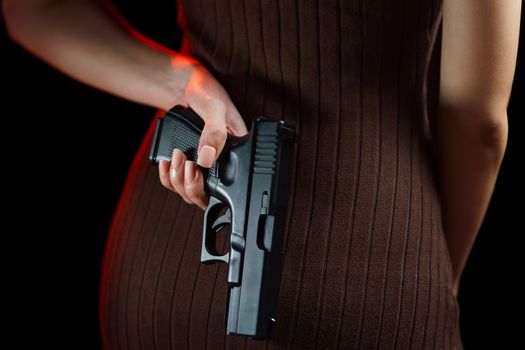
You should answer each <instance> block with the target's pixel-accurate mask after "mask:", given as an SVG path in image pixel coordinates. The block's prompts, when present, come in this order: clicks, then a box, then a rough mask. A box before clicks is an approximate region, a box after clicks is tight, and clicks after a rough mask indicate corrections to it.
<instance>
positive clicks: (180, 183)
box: [159, 57, 248, 209]
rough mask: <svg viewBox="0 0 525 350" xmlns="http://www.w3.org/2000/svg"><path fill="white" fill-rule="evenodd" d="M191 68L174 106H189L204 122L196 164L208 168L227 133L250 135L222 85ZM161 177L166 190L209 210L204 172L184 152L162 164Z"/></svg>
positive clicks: (205, 72)
mask: <svg viewBox="0 0 525 350" xmlns="http://www.w3.org/2000/svg"><path fill="white" fill-rule="evenodd" d="M180 59H181V60H184V59H187V58H185V57H181V58H180ZM174 66H177V64H174ZM191 67H192V68H191V73H190V75H189V79H188V82H187V84H186V87H185V89H184V92H183V93H182V95H181V96H179V97H177V99H176V100H175V101H174V103H173V105H177V104H181V105H186V106H189V107H191V108H192V109H193V110H194V111H195V112H196V113H197V114H198V115H199V116H200V117H201V118H202V119H203V120H204V123H205V125H204V129H203V130H202V135H201V138H200V141H199V148H198V161H197V162H198V164H199V165H200V166H203V167H206V168H209V167H211V165H212V163H213V162H214V161H215V160H217V158H218V157H219V154H220V153H221V152H222V149H223V148H224V144H225V142H226V137H227V133H228V132H230V133H231V134H233V135H236V136H241V135H244V134H246V133H247V132H248V131H247V129H246V125H245V124H244V121H243V120H242V118H241V116H240V114H239V112H238V111H237V108H235V106H234V105H233V102H232V101H231V100H230V97H229V96H228V93H227V92H226V91H225V90H224V88H223V87H222V86H221V84H220V83H219V82H218V81H217V80H216V79H215V78H214V77H213V76H212V75H211V74H210V72H209V71H208V70H207V69H206V68H205V67H204V66H202V65H200V64H193V65H192V66H191ZM159 176H160V181H161V183H162V184H163V185H164V186H165V187H167V188H168V189H170V190H172V191H175V192H176V193H178V194H179V195H180V196H181V197H182V198H183V199H184V201H186V202H187V203H189V204H193V203H194V204H197V205H198V206H199V207H200V208H202V209H206V207H207V206H208V201H209V196H208V195H207V194H206V192H204V180H203V176H202V172H201V171H199V169H198V167H197V166H196V164H194V163H193V162H192V161H189V160H187V159H186V156H185V155H184V153H183V152H182V151H181V150H179V149H175V150H174V151H173V157H172V159H171V162H169V161H163V160H161V161H160V163H159Z"/></svg>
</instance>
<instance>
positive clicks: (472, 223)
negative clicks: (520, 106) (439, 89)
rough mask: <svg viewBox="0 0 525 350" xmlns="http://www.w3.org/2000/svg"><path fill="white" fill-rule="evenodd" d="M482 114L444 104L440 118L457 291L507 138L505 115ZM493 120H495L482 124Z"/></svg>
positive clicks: (440, 145)
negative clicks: (490, 115) (488, 115)
mask: <svg viewBox="0 0 525 350" xmlns="http://www.w3.org/2000/svg"><path fill="white" fill-rule="evenodd" d="M482 114H483V112H468V111H467V110H464V109H463V110H462V109H455V108H447V107H445V106H441V108H440V117H439V118H438V125H437V153H438V173H439V175H438V177H439V183H440V190H441V199H442V208H443V212H442V215H443V217H442V222H443V228H444V233H445V236H446V240H447V245H448V248H449V252H450V258H451V262H452V270H453V278H454V291H455V292H456V293H457V289H458V285H459V280H460V277H461V273H462V271H463V268H464V266H465V263H466V260H467V258H468V255H469V252H470V249H471V247H472V244H473V243H474V240H475V238H476V235H477V233H478V230H479V228H480V226H481V223H482V221H483V217H484V215H485V212H486V210H487V207H488V204H489V201H490V198H491V196H492V192H493V189H494V185H495V182H496V178H497V174H498V171H499V167H500V164H501V161H502V158H503V154H504V152H505V146H506V142H507V132H508V130H507V123H506V115H505V116H503V117H502V116H497V117H487V116H485V115H482ZM490 120H492V121H493V122H492V123H491V122H480V121H490ZM502 121H504V122H502Z"/></svg>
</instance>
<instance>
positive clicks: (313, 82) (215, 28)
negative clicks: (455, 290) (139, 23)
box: [100, 0, 462, 350]
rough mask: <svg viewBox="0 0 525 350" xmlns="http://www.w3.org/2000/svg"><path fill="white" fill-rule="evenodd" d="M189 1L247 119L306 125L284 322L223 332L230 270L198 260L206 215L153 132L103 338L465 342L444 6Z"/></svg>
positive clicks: (403, 345)
mask: <svg viewBox="0 0 525 350" xmlns="http://www.w3.org/2000/svg"><path fill="white" fill-rule="evenodd" d="M179 5H180V6H179V8H180V13H179V23H180V24H181V26H182V27H183V30H184V44H183V51H184V52H186V53H188V54H191V55H193V56H194V57H196V58H197V59H198V60H200V61H201V62H202V63H203V64H205V65H206V66H207V67H208V68H209V69H210V71H211V72H212V73H213V74H214V75H215V76H216V77H217V79H218V80H219V81H220V82H221V83H222V84H223V85H224V86H225V88H226V90H227V91H228V92H229V94H230V96H231V98H232V100H233V102H234V103H235V105H236V106H237V107H238V109H239V111H240V112H241V114H242V115H243V118H245V121H246V124H247V126H248V127H250V125H251V122H252V120H254V119H255V118H256V117H257V116H259V115H265V116H267V117H270V118H276V119H283V120H286V121H288V122H290V123H293V124H295V125H297V126H298V127H299V132H300V139H299V143H298V147H297V158H296V168H295V171H294V176H293V181H292V183H293V184H292V186H291V188H290V195H291V198H292V199H291V206H290V208H289V215H288V218H287V236H286V243H285V247H286V250H285V261H284V273H283V278H282V285H281V290H280V301H279V308H278V314H277V323H276V328H275V334H274V336H273V337H272V338H271V340H266V341H255V340H250V339H246V338H244V337H235V336H226V335H225V330H224V311H225V303H226V290H227V284H226V279H227V274H226V273H227V268H226V265H224V264H221V265H203V264H201V263H200V262H199V257H200V244H201V229H202V223H203V212H202V210H200V209H199V208H197V207H195V206H189V205H187V204H186V203H185V202H183V201H182V200H181V199H180V198H179V197H178V195H176V194H173V193H170V192H169V191H168V190H166V189H164V188H163V187H162V186H161V185H160V182H159V180H158V175H157V169H156V168H155V167H153V166H152V165H150V164H149V163H148V160H147V150H148V148H149V143H150V141H151V134H152V129H150V131H149V133H148V135H147V136H146V138H145V140H144V143H143V145H142V147H141V149H140V150H139V152H138V154H137V156H136V158H135V161H134V163H133V166H132V169H131V171H130V175H129V177H128V180H127V182H126V185H125V191H124V193H123V195H122V198H121V201H120V204H119V207H118V209H117V211H116V214H115V218H114V222H113V225H112V227H111V230H110V236H109V239H108V244H107V248H106V254H105V261H104V271H103V274H102V285H101V298H100V310H101V330H102V335H103V339H104V344H105V347H106V349H112V350H113V349H115V350H117V349H292V348H293V349H462V343H461V339H460V333H459V327H458V316H459V311H458V307H457V302H456V300H455V298H454V296H453V294H452V287H451V285H452V284H451V266H450V259H449V255H448V251H447V246H446V242H445V238H444V235H443V228H442V226H441V207H440V200H439V193H438V190H437V186H436V183H435V177H434V158H433V156H432V152H431V149H432V143H431V138H430V135H431V134H432V129H431V127H432V115H435V109H434V108H427V103H426V101H427V96H426V91H427V81H428V82H429V83H430V84H431V86H428V91H429V92H433V93H435V92H436V91H437V88H436V86H435V84H437V79H430V77H428V79H427V72H429V71H430V72H431V73H432V74H434V75H433V76H432V77H433V78H435V77H436V75H435V74H436V72H437V70H435V69H432V70H431V69H429V63H430V61H431V60H430V58H431V56H432V55H431V54H432V52H433V47H434V46H436V45H435V43H436V42H437V45H438V44H439V40H437V41H436V37H438V36H437V32H438V28H439V23H440V20H441V2H440V1H439V0H361V1H358V0H349V1H343V0H340V1H337V0H323V1H321V0H318V1H303V0H297V1H290V0H281V1H278V0H260V1H259V0H245V1H242V0H192V1H190V0H183V1H180V3H179ZM432 97H435V95H433V96H429V101H430V100H431V98H432ZM434 100H435V99H434ZM429 105H430V103H429ZM225 236H226V235H224V234H223V235H221V239H220V241H219V242H220V243H219V244H221V245H223V246H224V247H226V244H227V241H226V240H225Z"/></svg>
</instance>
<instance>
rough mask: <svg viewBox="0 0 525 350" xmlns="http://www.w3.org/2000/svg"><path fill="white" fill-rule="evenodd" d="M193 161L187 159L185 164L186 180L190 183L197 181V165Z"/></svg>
mask: <svg viewBox="0 0 525 350" xmlns="http://www.w3.org/2000/svg"><path fill="white" fill-rule="evenodd" d="M191 163H192V161H191V160H187V161H186V164H185V165H184V181H186V183H188V184H191V183H193V182H194V181H195V176H196V175H197V173H196V172H195V167H194V166H193V164H191Z"/></svg>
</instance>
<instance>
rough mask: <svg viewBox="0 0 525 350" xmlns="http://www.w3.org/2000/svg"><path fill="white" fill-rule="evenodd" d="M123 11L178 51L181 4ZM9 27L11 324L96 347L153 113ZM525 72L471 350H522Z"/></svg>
mask: <svg viewBox="0 0 525 350" xmlns="http://www.w3.org/2000/svg"><path fill="white" fill-rule="evenodd" d="M116 3H117V5H119V7H120V8H121V11H122V12H123V13H124V14H125V15H126V16H127V17H128V18H129V19H130V21H131V22H132V23H133V24H134V25H135V26H136V27H137V28H138V29H139V30H141V31H142V32H144V33H145V34H146V35H148V36H150V37H152V38H154V39H155V40H157V41H160V42H162V43H163V44H165V45H168V46H170V47H172V48H175V49H176V48H178V45H179V37H180V30H179V28H178V27H177V21H176V18H177V17H176V4H175V1H163V0H150V1H148V4H147V6H145V2H143V1H137V0H133V1H131V0H129V1H116ZM522 17H523V16H522ZM1 28H2V29H1V30H2V32H1V33H0V52H1V56H2V64H1V66H0V67H1V84H2V91H6V92H7V93H6V92H4V93H3V94H2V99H1V100H0V102H1V104H0V106H1V107H0V108H1V109H0V110H1V111H2V112H1V113H2V114H1V116H2V147H1V155H2V158H1V159H2V164H3V167H2V168H3V172H4V175H7V176H6V177H5V180H4V181H3V182H2V196H1V197H2V202H5V204H7V207H8V208H9V209H8V210H6V211H5V212H4V213H5V214H7V215H6V217H5V218H4V219H5V220H4V225H5V226H4V227H9V225H14V229H9V230H3V231H4V232H3V233H4V234H3V236H4V235H5V236H4V238H5V239H4V242H6V243H5V244H4V245H3V249H4V251H5V252H6V255H5V256H8V255H9V258H8V261H7V262H6V264H5V266H7V267H8V271H9V272H12V274H9V276H11V277H12V280H11V281H10V283H8V286H9V287H10V288H8V289H9V290H10V291H12V292H13V293H14V296H15V298H14V299H12V300H17V301H16V302H13V304H14V305H11V306H14V307H15V310H16V311H15V315H14V317H13V323H14V326H18V325H20V326H21V327H22V329H23V330H24V331H23V334H24V335H25V337H24V336H23V337H21V338H18V343H19V344H20V345H21V344H24V343H25V342H32V341H34V340H37V342H38V343H39V344H40V345H48V346H49V345H51V346H52V347H53V348H62V347H63V348H68V349H80V348H86V349H99V348H100V340H99V335H98V325H97V319H98V315H97V297H98V279H99V271H100V268H101V260H102V251H103V245H104V241H105V237H106V231H107V228H108V226H109V223H110V221H111V216H112V212H113V209H114V207H115V204H116V202H117V199H118V196H119V194H120V190H121V186H122V183H123V181H124V179H125V176H126V172H127V167H128V166H129V164H130V161H131V159H132V156H133V154H134V151H135V150H136V148H137V146H138V144H139V142H140V140H141V137H142V136H143V133H144V132H145V130H146V127H147V125H148V124H149V122H150V120H151V118H152V116H153V114H154V110H153V109H152V108H148V107H144V106H140V105H137V104H133V103H130V102H127V101H123V100H121V99H118V98H116V97H113V96H109V95H107V94H104V93H101V92H98V91H95V90H93V89H91V88H89V87H86V86H83V85H81V84H80V83H77V82H75V81H73V80H71V79H69V78H67V77H65V76H64V75H62V74H61V73H59V72H57V71H55V70H53V69H52V68H50V67H49V66H47V65H46V64H44V63H42V62H40V61H39V60H38V59H36V58H34V57H32V56H31V55H29V54H28V53H26V52H25V51H24V50H23V49H21V48H20V47H18V46H16V45H15V44H13V43H12V42H10V40H9V39H8V38H7V36H6V35H5V29H4V26H3V24H2V25H1ZM522 31H523V30H522ZM520 43H521V45H520V52H519V54H518V57H523V55H524V53H523V50H524V47H525V46H524V44H523V35H522V36H521V39H520ZM524 69H525V66H524V65H523V63H521V62H520V59H519V58H518V66H517V71H516V77H515V80H514V89H513V94H512V98H511V103H510V105H509V142H508V145H507V152H506V155H505V159H504V161H503V164H502V168H501V172H500V176H499V179H498V182H497V186H496V190H495V193H494V196H493V199H492V202H491V205H490V207H489V210H488V213H487V216H486V219H485V221H484V223H483V227H482V229H481V232H480V234H479V237H478V240H477V242H476V244H475V246H474V248H473V251H472V254H471V257H470V260H469V262H468V264H467V266H466V269H465V272H464V276H463V280H462V285H461V290H460V295H459V300H460V307H461V328H462V336H463V341H464V344H465V348H466V349H476V348H478V347H479V346H482V345H484V346H487V347H489V348H490V347H493V346H495V344H498V345H497V347H494V348H498V349H504V348H520V347H521V346H523V340H522V339H523V337H522V333H523V331H524V330H525V328H524V327H523V322H522V319H523V317H522V316H523V311H524V310H523V307H522V306H523V303H522V299H523V296H524V295H525V294H524V289H523V287H520V286H519V284H520V283H521V282H523V275H522V269H521V268H520V266H521V263H522V259H521V257H522V254H523V253H522V248H521V246H520V241H521V240H520V236H521V235H523V233H524V232H525V230H524V229H523V225H522V219H523V218H522V217H520V214H521V215H523V213H524V211H523V204H522V203H523V197H522V195H521V196H520V195H519V194H518V193H519V192H518V191H520V193H521V192H522V190H523V186H521V183H519V182H520V180H523V177H522V176H520V175H518V162H519V161H520V159H523V154H522V153H521V154H520V153H519V149H521V148H522V146H523V137H522V136H521V135H520V134H521V133H522V131H523V128H522V126H523V121H522V118H523V113H522V112H521V111H523V107H524V101H523V100H524V95H523V92H522V91H523V84H524V82H525V80H524V76H523V74H524V72H523V71H524ZM9 192H14V193H11V194H9ZM2 204H4V203H2ZM5 214H4V215H5ZM11 240H12V241H11ZM11 255H12V256H11ZM491 344H493V345H491ZM518 344H522V345H521V346H518Z"/></svg>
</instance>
